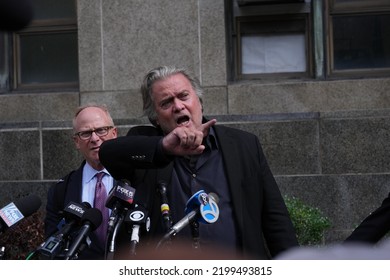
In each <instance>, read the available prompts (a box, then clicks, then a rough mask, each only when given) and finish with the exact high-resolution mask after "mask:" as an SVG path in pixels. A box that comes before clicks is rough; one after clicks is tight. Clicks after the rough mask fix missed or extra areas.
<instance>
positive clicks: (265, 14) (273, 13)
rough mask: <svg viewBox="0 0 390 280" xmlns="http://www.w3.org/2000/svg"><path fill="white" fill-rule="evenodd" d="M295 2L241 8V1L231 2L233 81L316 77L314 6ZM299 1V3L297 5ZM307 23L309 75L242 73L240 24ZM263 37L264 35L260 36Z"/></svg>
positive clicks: (300, 73) (306, 46)
mask: <svg viewBox="0 0 390 280" xmlns="http://www.w3.org/2000/svg"><path fill="white" fill-rule="evenodd" d="M293 2H294V3H283V4H267V5H245V6H242V7H239V6H238V3H237V0H230V6H231V7H232V8H231V18H229V19H230V20H231V22H232V25H231V26H230V30H231V35H230V38H231V39H229V40H231V42H230V46H231V47H232V58H231V64H232V67H231V69H232V72H231V74H230V76H231V80H234V81H239V80H279V79H305V78H310V77H312V76H313V75H314V56H313V53H314V50H313V47H314V43H313V32H312V28H313V27H312V26H313V25H312V20H311V16H312V11H311V3H304V2H303V1H293ZM297 2H299V3H297ZM275 19H277V20H279V21H281V20H283V21H286V20H297V19H300V20H303V21H304V25H305V34H304V35H305V53H306V71H305V72H284V73H257V74H242V71H241V69H242V64H241V63H242V61H241V60H242V58H241V34H240V22H245V21H253V22H261V21H270V20H275ZM259 34H261V33H259Z"/></svg>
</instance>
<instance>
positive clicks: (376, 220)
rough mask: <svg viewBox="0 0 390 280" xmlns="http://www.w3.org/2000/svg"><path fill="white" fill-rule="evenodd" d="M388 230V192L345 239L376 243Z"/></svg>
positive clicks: (389, 210) (389, 216) (389, 205)
mask: <svg viewBox="0 0 390 280" xmlns="http://www.w3.org/2000/svg"><path fill="white" fill-rule="evenodd" d="M389 231H390V193H389V196H388V197H386V198H385V199H384V200H383V202H382V204H381V206H380V207H379V208H377V209H376V210H375V211H374V212H372V213H371V214H370V215H369V216H367V217H366V218H365V219H364V220H363V221H362V222H361V224H360V225H359V226H358V227H357V228H356V229H355V230H354V231H353V232H352V234H351V235H350V236H349V237H348V238H347V239H346V240H345V241H346V242H365V243H376V242H378V241H379V240H380V239H381V238H382V237H383V236H385V235H386V233H388V232H389Z"/></svg>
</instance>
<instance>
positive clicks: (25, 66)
mask: <svg viewBox="0 0 390 280" xmlns="http://www.w3.org/2000/svg"><path fill="white" fill-rule="evenodd" d="M33 7H34V17H33V20H32V21H31V22H30V24H29V25H28V26H27V27H26V28H24V29H22V30H19V31H16V32H13V33H12V34H2V35H1V36H0V54H1V56H2V57H1V58H0V83H1V84H0V90H2V91H3V92H4V91H20V90H44V89H50V90H53V89H62V90H63V89H68V88H69V89H75V88H77V87H78V55H77V54H78V47H77V17H76V1H70V0H34V1H33Z"/></svg>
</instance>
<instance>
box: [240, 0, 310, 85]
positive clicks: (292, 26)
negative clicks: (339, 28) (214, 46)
mask: <svg viewBox="0 0 390 280" xmlns="http://www.w3.org/2000/svg"><path fill="white" fill-rule="evenodd" d="M234 1H235V0H233V2H234ZM232 4H233V18H234V25H233V30H234V31H233V42H234V43H233V44H234V49H235V52H234V65H235V67H234V69H235V74H234V77H235V78H236V79H239V80H242V79H267V78H281V77H282V78H298V77H309V76H310V75H311V73H312V65H313V64H312V56H311V53H312V50H311V49H312V42H311V40H310V38H311V35H310V32H311V21H310V9H309V8H310V6H309V5H307V4H305V3H304V1H291V0H289V1H287V0H285V1H271V0H267V1H261V0H252V1H249V0H241V1H240V0H237V1H236V2H234V3H232Z"/></svg>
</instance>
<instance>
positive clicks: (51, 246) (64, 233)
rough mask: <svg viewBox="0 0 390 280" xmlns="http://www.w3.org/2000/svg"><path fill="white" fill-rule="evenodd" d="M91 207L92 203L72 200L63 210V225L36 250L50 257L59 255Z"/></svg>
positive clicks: (61, 223)
mask: <svg viewBox="0 0 390 280" xmlns="http://www.w3.org/2000/svg"><path fill="white" fill-rule="evenodd" d="M90 208H91V205H90V204H89V203H88V202H83V203H81V204H79V203H76V202H70V203H69V204H68V205H67V206H66V207H65V208H64V210H63V211H62V215H63V216H64V218H63V219H62V220H61V222H60V223H59V225H62V227H61V228H60V229H59V230H58V231H57V232H56V233H55V234H54V235H52V236H50V237H49V238H48V239H47V240H46V241H45V242H44V243H42V244H41V245H40V246H39V247H38V249H37V250H36V252H39V253H40V254H41V255H42V256H44V257H46V258H50V259H53V258H56V257H58V256H59V254H60V253H61V252H63V251H64V250H66V249H67V245H68V242H69V240H68V239H69V235H70V232H71V231H73V230H74V229H75V228H76V227H77V226H80V225H81V224H80V222H81V219H82V217H83V215H84V213H85V211H86V210H88V209H90Z"/></svg>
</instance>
